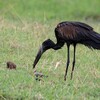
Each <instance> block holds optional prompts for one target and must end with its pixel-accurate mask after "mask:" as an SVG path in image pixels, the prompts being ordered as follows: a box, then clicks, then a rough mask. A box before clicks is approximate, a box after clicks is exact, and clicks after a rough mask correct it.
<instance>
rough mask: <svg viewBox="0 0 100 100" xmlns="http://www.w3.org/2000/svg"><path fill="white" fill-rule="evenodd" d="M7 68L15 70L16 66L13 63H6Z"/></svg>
mask: <svg viewBox="0 0 100 100" xmlns="http://www.w3.org/2000/svg"><path fill="white" fill-rule="evenodd" d="M7 68H9V69H16V65H15V64H14V63H13V62H11V61H8V62H7Z"/></svg>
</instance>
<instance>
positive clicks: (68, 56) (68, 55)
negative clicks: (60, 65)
mask: <svg viewBox="0 0 100 100" xmlns="http://www.w3.org/2000/svg"><path fill="white" fill-rule="evenodd" d="M67 48H68V51H67V65H66V71H65V76H64V80H65V81H66V76H67V72H68V66H69V63H70V52H69V48H70V44H67Z"/></svg>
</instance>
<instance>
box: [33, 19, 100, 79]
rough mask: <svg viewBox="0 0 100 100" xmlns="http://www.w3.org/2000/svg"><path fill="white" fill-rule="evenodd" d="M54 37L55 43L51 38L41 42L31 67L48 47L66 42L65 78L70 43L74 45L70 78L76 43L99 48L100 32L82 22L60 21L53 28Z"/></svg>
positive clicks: (59, 46) (54, 47)
mask: <svg viewBox="0 0 100 100" xmlns="http://www.w3.org/2000/svg"><path fill="white" fill-rule="evenodd" d="M55 37H56V39H57V43H56V44H55V43H54V42H53V41H52V40H50V39H47V40H45V41H44V42H43V43H42V46H41V47H40V49H39V51H38V53H37V56H36V58H35V61H34V64H33V68H35V66H36V64H37V63H38V61H39V59H40V57H41V55H42V54H43V53H44V52H45V51H46V50H48V49H54V50H58V49H60V48H61V47H63V45H64V44H65V43H66V45H67V48H68V51H67V52H68V54H67V64H66V71H65V76H64V80H66V75H67V71H68V66H69V62H70V55H69V54H70V45H73V46H74V56H73V64H72V72H71V79H72V76H73V71H74V66H75V52H76V45H77V44H83V45H85V46H87V47H89V48H90V49H98V50H100V34H98V33H97V32H95V31H94V30H93V28H92V27H91V26H89V25H87V24H85V23H82V22H68V21H66V22H61V23H59V24H58V25H57V27H56V28H55Z"/></svg>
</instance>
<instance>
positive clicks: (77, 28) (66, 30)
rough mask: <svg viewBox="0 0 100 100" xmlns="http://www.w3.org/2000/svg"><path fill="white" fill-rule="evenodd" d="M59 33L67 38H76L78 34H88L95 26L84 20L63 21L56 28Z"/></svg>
mask: <svg viewBox="0 0 100 100" xmlns="http://www.w3.org/2000/svg"><path fill="white" fill-rule="evenodd" d="M55 30H56V32H58V35H59V36H60V37H62V38H65V39H72V40H74V39H76V38H78V37H77V36H79V35H81V36H86V35H87V32H88V31H93V28H92V27H91V26H89V25H87V24H85V23H82V22H68V21H66V22H61V23H59V24H58V25H57V27H56V28H55Z"/></svg>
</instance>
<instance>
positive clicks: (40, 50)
mask: <svg viewBox="0 0 100 100" xmlns="http://www.w3.org/2000/svg"><path fill="white" fill-rule="evenodd" d="M43 52H44V50H43V46H41V47H40V49H39V51H38V53H37V55H36V58H35V60H34V64H33V68H35V66H36V64H37V63H38V61H39V59H40V58H41V56H42V54H43Z"/></svg>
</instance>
